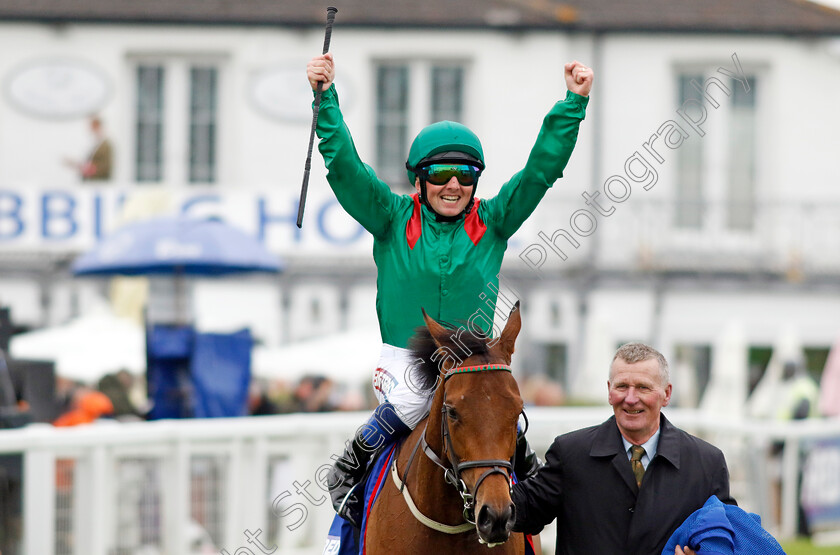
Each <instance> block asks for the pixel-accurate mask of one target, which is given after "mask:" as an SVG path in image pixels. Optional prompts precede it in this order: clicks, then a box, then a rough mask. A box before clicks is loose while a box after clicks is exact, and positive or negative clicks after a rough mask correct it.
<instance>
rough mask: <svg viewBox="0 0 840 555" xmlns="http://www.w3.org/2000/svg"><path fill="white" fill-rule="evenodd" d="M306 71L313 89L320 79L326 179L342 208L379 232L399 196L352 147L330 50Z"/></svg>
mask: <svg viewBox="0 0 840 555" xmlns="http://www.w3.org/2000/svg"><path fill="white" fill-rule="evenodd" d="M306 75H307V78H308V79H309V84H310V86H312V89H313V90H315V88H316V87H317V86H318V82H319V81H321V82H322V83H323V93H322V96H321V106H320V112H319V115H318V126H317V127H316V132H317V134H318V137H319V138H320V142H319V143H318V150H320V151H321V155H322V156H323V157H324V163H325V164H326V166H327V181H328V182H329V184H330V187H331V188H332V190H333V192H334V193H335V196H336V198H337V199H338V202H339V203H340V204H341V206H342V207H343V208H344V210H345V211H347V213H348V214H350V216H351V217H352V218H353V219H354V220H356V221H357V222H359V223H360V224H361V225H362V227H364V228H365V229H367V230H368V231H369V232H370V233H371V234H373V235H375V236H376V235H381V234H383V233H384V232H385V231H386V230H387V229H388V226H390V223H391V214H392V213H393V209H394V207H395V205H396V203H397V202H399V199H400V196H399V195H396V194H394V193H393V192H392V191H391V189H390V188H389V187H388V185H386V184H385V183H384V182H383V181H381V180H380V179H379V178H378V177H377V176H376V173H374V171H373V168H371V167H370V166H368V165H367V164H365V163H364V162H362V160H361V158H360V157H359V154H358V152H357V151H356V145H355V144H354V143H353V137H352V136H351V135H350V130H349V129H348V128H347V125H346V124H345V123H344V117H343V115H342V114H341V109H340V107H339V104H338V94H337V93H336V90H335V85H334V84H333V79H334V78H335V65H334V63H333V56H332V54H330V53H327V54H324V55H321V56H316V57H315V58H312V60H310V62H309V64H307V66H306Z"/></svg>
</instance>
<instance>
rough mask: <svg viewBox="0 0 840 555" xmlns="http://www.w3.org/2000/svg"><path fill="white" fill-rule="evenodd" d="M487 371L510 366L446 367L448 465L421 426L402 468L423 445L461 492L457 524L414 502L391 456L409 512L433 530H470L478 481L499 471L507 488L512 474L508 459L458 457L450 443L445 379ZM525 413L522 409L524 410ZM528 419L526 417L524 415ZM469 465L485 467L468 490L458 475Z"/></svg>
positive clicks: (443, 430)
mask: <svg viewBox="0 0 840 555" xmlns="http://www.w3.org/2000/svg"><path fill="white" fill-rule="evenodd" d="M489 371H504V372H511V368H510V366H508V365H507V364H484V365H480V366H463V367H460V368H453V369H452V370H450V371H448V372H447V373H446V374H445V375H444V376H443V382H444V383H443V384H442V385H441V387H444V390H443V403H442V405H441V437H442V439H443V442H444V448H445V450H446V453H447V458H448V461H447V462H448V463H449V465H448V466H447V465H446V464H444V462H443V461H442V460H441V458H440V457H439V456H438V454H437V453H435V452H434V450H433V449H432V448H431V447H430V446H429V444H428V443H427V442H426V431H427V430H426V428H424V429H423V433H422V434H420V438H419V439H418V440H417V443H416V444H415V446H414V448H413V449H412V451H411V455H410V456H409V459H408V463H407V464H406V467H405V469H404V475H406V476H408V470H409V468H411V463H412V462H413V461H414V456H415V455H416V454H417V451H418V449H419V447H420V446H421V445H422V447H423V453H424V454H425V455H426V457H428V459H429V460H431V461H432V462H433V463H435V464H436V465H437V466H439V467H440V468H441V469H443V473H444V479H445V481H446V482H447V483H449V484H451V485H452V486H454V487H455V489H456V490H457V491H458V494H459V495H460V496H461V500H462V501H463V504H464V510H463V515H464V520H465V521H466V522H465V523H463V524H460V525H454V526H453V525H448V524H442V523H439V522H436V521H434V520H432V519H430V518H429V517H427V516H426V515H424V514H423V513H421V512H420V510H419V509H417V506H416V505H415V504H414V501H413V500H412V498H411V495H410V494H409V492H408V489H406V488H405V482H404V481H402V480H401V479H400V477H399V473H398V471H397V459H396V457H395V458H394V464H393V467H392V469H391V476H392V477H393V479H394V483H395V484H396V485H397V488H398V489H399V490H400V492H401V493H402V494H403V497H404V498H405V501H406V504H407V505H408V508H409V509H410V510H411V513H412V514H413V515H414V517H415V518H416V519H417V520H418V521H420V522H421V523H423V524H424V525H425V526H427V527H429V528H432V529H433V530H437V531H439V532H443V533H446V534H459V533H462V532H466V531H468V530H471V529H473V528H474V526H475V499H476V496H477V495H478V489H479V487H480V486H481V484H482V483H483V482H484V480H485V479H486V478H488V477H489V476H492V475H493V474H501V475H503V476H504V477H505V480H506V481H507V484H508V489H510V488H511V487H512V486H511V475H512V474H513V465H512V464H511V462H510V461H506V460H500V459H482V460H474V461H459V460H458V456H457V454H456V453H455V449H454V447H453V445H452V437H451V435H450V433H449V420H448V415H447V404H446V389H445V388H446V381H447V380H448V379H449V378H451V377H452V376H453V375H455V374H467V373H473V372H489ZM523 414H524V413H523ZM526 422H527V418H526ZM468 468H487V470H486V471H484V473H482V474H481V476H480V477H479V478H478V480H476V483H475V487H474V488H473V491H472V492H470V490H469V488H468V487H467V484H466V483H465V482H464V480H463V479H462V478H461V472H462V471H463V470H465V469H468Z"/></svg>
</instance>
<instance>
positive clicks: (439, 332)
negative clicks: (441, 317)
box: [420, 308, 446, 347]
mask: <svg viewBox="0 0 840 555" xmlns="http://www.w3.org/2000/svg"><path fill="white" fill-rule="evenodd" d="M420 310H422V311H423V321H425V322H426V327H427V328H429V333H431V334H432V340H433V341H434V342H435V345H437V346H438V347H440V346H441V342H440V341H439V340H438V337H442V336H443V335H444V334H446V328H444V327H443V326H441V325H440V324H439V323H437V322H436V321H435V319H434V318H432V317H431V316H429V315H428V314H426V309H425V308H421V309H420Z"/></svg>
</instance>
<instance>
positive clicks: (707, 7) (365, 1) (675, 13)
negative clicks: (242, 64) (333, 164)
mask: <svg viewBox="0 0 840 555" xmlns="http://www.w3.org/2000/svg"><path fill="white" fill-rule="evenodd" d="M328 1H330V0H328ZM331 1H332V4H333V5H335V6H336V7H338V10H339V13H338V16H337V18H336V25H341V26H346V27H354V26H355V27H358V26H363V27H374V26H375V27H384V28H387V27H415V28H455V29H469V28H475V29H486V28H500V29H512V30H519V29H562V30H579V31H590V32H591V31H611V32H633V31H643V32H713V33H766V34H795V35H834V34H840V11H838V10H834V9H831V8H828V7H826V6H823V5H821V4H816V3H812V2H809V1H807V0H562V1H561V0H331ZM327 5H328V4H326V3H325V4H320V3H316V2H312V1H311V0H0V20H5V21H10V20H11V21H35V22H101V23H132V24H136V23H172V24H211V25H267V26H292V27H300V26H313V25H323V24H324V21H325V19H326V7H327Z"/></svg>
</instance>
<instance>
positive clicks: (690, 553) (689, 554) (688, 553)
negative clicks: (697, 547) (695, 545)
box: [674, 546, 697, 555]
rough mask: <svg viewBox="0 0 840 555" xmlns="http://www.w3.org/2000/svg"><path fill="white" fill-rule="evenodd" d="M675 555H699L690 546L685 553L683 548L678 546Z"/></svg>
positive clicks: (686, 547)
mask: <svg viewBox="0 0 840 555" xmlns="http://www.w3.org/2000/svg"><path fill="white" fill-rule="evenodd" d="M674 555H697V553H695V552H694V550H693V549H691V548H690V547H688V546H685V551H683V548H682V547H680V546H677V548H676V549H675V550H674Z"/></svg>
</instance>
